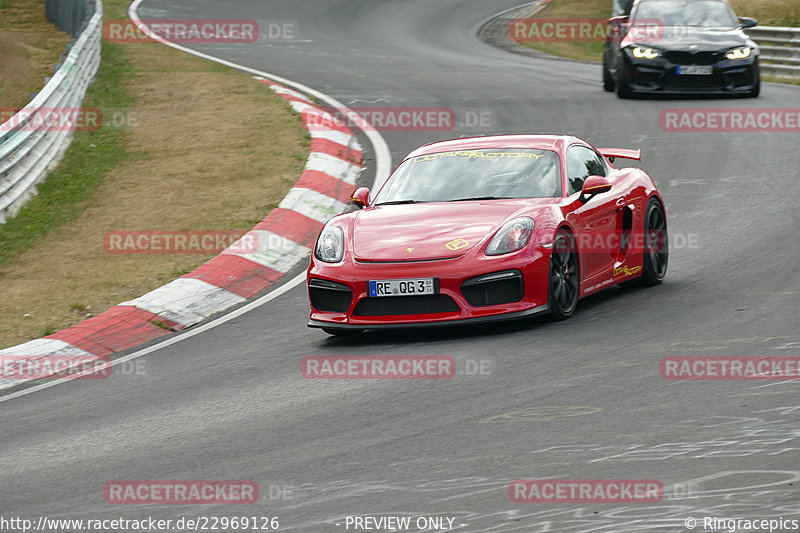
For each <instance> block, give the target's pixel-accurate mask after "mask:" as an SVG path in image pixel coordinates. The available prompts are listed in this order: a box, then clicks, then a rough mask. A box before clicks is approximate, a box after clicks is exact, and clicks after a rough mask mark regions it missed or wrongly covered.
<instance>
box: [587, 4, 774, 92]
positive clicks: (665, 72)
mask: <svg viewBox="0 0 800 533" xmlns="http://www.w3.org/2000/svg"><path fill="white" fill-rule="evenodd" d="M622 3H625V2H622ZM626 7H627V6H626ZM609 24H610V31H609V32H608V35H609V36H608V37H607V39H606V45H605V53H604V56H603V88H604V89H605V90H606V91H614V90H616V92H617V96H619V97H620V98H630V97H632V96H634V95H636V94H638V93H654V94H687V93H690V94H691V93H704V94H715V93H718V94H731V95H742V96H749V97H756V96H758V94H759V91H760V87H761V76H760V73H759V67H758V54H759V50H758V45H756V43H755V42H754V41H753V40H752V39H750V37H748V36H747V34H745V32H744V31H742V30H743V29H744V28H752V27H753V26H755V25H756V24H757V22H756V21H755V20H754V19H751V18H745V17H743V18H736V14H735V13H734V12H733V9H732V8H731V6H730V5H729V4H728V2H727V1H726V0H636V1H635V2H633V3H632V6H631V7H630V13H629V14H627V15H625V14H624V15H621V16H616V17H613V18H611V19H610V20H609Z"/></svg>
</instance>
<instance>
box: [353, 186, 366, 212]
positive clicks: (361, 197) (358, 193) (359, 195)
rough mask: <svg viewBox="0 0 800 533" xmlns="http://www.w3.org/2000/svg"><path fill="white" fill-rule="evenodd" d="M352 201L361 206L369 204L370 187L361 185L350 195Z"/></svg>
mask: <svg viewBox="0 0 800 533" xmlns="http://www.w3.org/2000/svg"><path fill="white" fill-rule="evenodd" d="M350 203H351V204H353V205H357V206H358V207H360V208H364V207H367V206H368V205H369V189H368V188H367V187H359V188H358V189H356V190H355V192H354V193H353V194H352V195H350Z"/></svg>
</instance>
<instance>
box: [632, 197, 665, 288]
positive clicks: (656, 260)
mask: <svg viewBox="0 0 800 533" xmlns="http://www.w3.org/2000/svg"><path fill="white" fill-rule="evenodd" d="M644 237H645V242H644V258H643V260H644V261H643V262H644V265H643V268H642V277H641V278H639V283H640V284H641V285H644V286H652V285H658V284H659V283H661V282H662V281H664V277H665V276H666V275H667V263H668V262H669V236H668V234H667V217H666V215H665V214H664V208H663V207H661V202H659V201H658V200H656V199H655V198H652V199H651V200H650V201H649V202H648V203H647V210H646V211H645V216H644Z"/></svg>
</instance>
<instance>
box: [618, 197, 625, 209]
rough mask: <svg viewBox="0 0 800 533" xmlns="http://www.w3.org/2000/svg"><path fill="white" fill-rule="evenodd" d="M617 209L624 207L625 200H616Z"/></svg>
mask: <svg viewBox="0 0 800 533" xmlns="http://www.w3.org/2000/svg"><path fill="white" fill-rule="evenodd" d="M617 207H618V208H620V209H621V208H623V207H625V198H617Z"/></svg>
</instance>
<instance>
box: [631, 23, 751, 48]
mask: <svg viewBox="0 0 800 533" xmlns="http://www.w3.org/2000/svg"><path fill="white" fill-rule="evenodd" d="M658 30H659V31H658V35H651V36H648V37H646V38H642V39H633V38H629V37H630V36H629V37H626V38H625V39H624V42H623V45H626V44H634V43H635V44H640V45H642V46H650V47H653V48H658V49H660V50H664V51H666V52H695V51H696V52H716V51H725V50H729V49H731V48H737V47H740V46H753V47H755V43H754V42H753V41H751V40H750V38H749V37H748V36H747V34H745V33H744V32H743V31H742V30H741V29H739V28H727V29H725V28H701V27H696V26H663V27H659V28H658Z"/></svg>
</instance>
